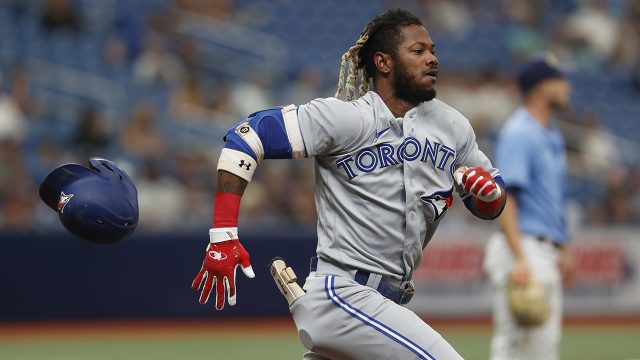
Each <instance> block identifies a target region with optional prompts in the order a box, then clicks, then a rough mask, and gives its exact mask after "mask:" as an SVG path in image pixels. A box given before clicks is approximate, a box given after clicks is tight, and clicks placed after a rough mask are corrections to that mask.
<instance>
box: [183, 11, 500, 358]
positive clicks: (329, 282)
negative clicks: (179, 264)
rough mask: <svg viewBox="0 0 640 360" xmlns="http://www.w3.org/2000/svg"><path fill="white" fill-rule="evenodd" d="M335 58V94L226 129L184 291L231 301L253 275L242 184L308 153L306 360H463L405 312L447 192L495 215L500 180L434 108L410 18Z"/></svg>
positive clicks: (373, 25) (368, 34)
mask: <svg viewBox="0 0 640 360" xmlns="http://www.w3.org/2000/svg"><path fill="white" fill-rule="evenodd" d="M342 60H343V61H342V65H341V71H340V80H339V84H338V91H337V93H336V97H335V98H326V99H316V100H313V101H311V102H309V103H307V104H305V105H301V106H299V107H295V106H293V105H290V106H287V107H284V108H274V109H269V110H264V111H259V112H257V113H254V114H252V115H250V116H249V118H248V119H247V120H245V121H244V122H242V123H240V124H238V125H236V126H233V127H232V128H231V129H230V130H229V132H228V133H227V135H226V144H225V147H224V149H223V150H222V152H221V156H220V161H219V164H218V171H219V172H218V192H217V193H216V198H215V210H214V220H213V228H212V229H211V230H210V231H209V234H210V244H209V245H208V247H207V250H206V254H205V260H204V262H203V264H202V268H201V270H200V272H199V273H198V275H197V276H196V278H195V279H194V281H193V285H192V286H193V289H194V290H198V289H200V288H201V287H202V292H201V295H200V302H201V303H206V302H207V299H208V298H209V295H210V293H211V291H212V288H213V286H214V283H215V286H216V292H217V296H216V308H217V309H222V307H223V306H224V302H225V292H226V296H227V298H228V302H229V304H230V305H234V304H235V302H236V289H235V268H236V267H237V266H238V265H241V267H242V269H243V271H244V273H245V275H247V276H249V277H253V276H254V274H253V270H252V268H251V265H250V263H249V255H248V253H247V251H246V250H245V249H244V248H243V246H242V245H241V244H240V242H239V241H238V229H237V223H238V210H239V207H240V199H241V196H242V195H243V193H244V190H245V187H246V186H247V183H248V182H249V181H250V180H251V177H252V175H253V172H254V171H255V169H256V167H257V165H258V164H259V163H260V162H261V161H262V160H263V159H286V158H303V157H314V160H315V179H316V180H315V200H316V208H317V212H318V227H317V229H318V247H317V254H318V257H317V258H314V259H313V260H312V266H311V274H310V276H309V277H308V278H307V281H306V284H305V290H306V294H305V295H302V296H301V297H300V298H298V299H297V300H296V301H295V302H293V303H292V305H291V306H290V310H291V313H292V314H293V316H294V320H295V322H296V326H297V328H298V334H299V336H300V339H301V341H302V343H303V345H304V346H305V347H307V348H308V349H309V350H310V352H308V353H306V354H305V356H304V358H305V359H436V358H437V359H461V357H460V355H458V353H457V352H456V351H455V350H454V349H453V348H452V347H451V345H449V343H448V342H447V341H446V340H444V339H443V338H442V336H440V334H438V333H437V332H436V331H435V330H433V329H432V328H431V327H430V326H429V325H427V324H426V323H425V322H424V321H423V320H422V319H420V318H419V317H418V316H417V315H416V314H415V313H413V312H412V311H410V310H408V309H407V308H405V307H404V306H402V305H404V304H407V303H408V302H409V300H410V299H411V297H412V296H413V294H414V288H413V284H412V282H411V276H412V273H413V271H414V270H415V269H416V268H417V267H418V266H419V264H420V262H421V261H422V257H423V249H424V247H425V246H426V245H427V243H428V242H429V241H430V240H431V238H432V236H433V234H434V232H435V230H436V228H437V227H438V224H439V223H440V220H441V219H442V217H443V216H444V214H445V212H446V211H447V209H448V208H449V206H450V205H451V201H452V198H453V192H454V183H455V189H456V191H457V192H458V193H459V195H460V196H461V198H463V200H464V203H465V205H466V206H467V208H468V209H469V210H470V211H471V212H472V213H473V214H474V215H475V216H477V217H479V218H481V219H494V218H496V217H497V216H498V215H499V214H500V213H501V211H502V209H503V207H504V204H505V200H506V196H505V194H506V193H505V191H504V188H503V186H502V185H501V184H502V179H501V177H500V175H499V174H498V170H497V169H495V168H494V167H493V166H492V165H491V162H490V161H489V159H488V158H487V157H486V156H485V155H484V154H483V153H482V152H481V151H480V150H478V146H477V144H476V138H475V134H474V132H473V129H472V128H471V125H470V124H469V121H468V120H467V119H466V118H464V117H463V116H462V115H461V114H460V113H458V112H457V111H455V110H454V109H452V108H451V107H449V106H448V105H446V104H444V103H443V102H441V101H439V100H436V99H434V98H435V95H436V91H435V83H436V78H437V76H438V59H437V58H436V56H435V44H434V43H433V41H432V39H431V37H430V36H429V33H428V32H427V30H426V29H425V27H424V26H423V25H422V23H421V22H420V20H419V19H418V18H416V17H415V16H413V15H412V14H410V13H408V12H406V11H402V10H396V11H387V12H384V13H382V14H380V15H378V16H376V17H375V18H374V19H373V20H371V21H370V22H369V24H367V26H366V27H365V29H364V30H363V32H362V33H361V35H360V37H359V38H358V40H357V42H356V44H355V45H354V46H353V47H352V48H351V49H349V51H348V52H347V53H345V54H344V55H343V58H342ZM358 85H360V86H358ZM369 85H373V88H374V89H375V90H371V91H370V90H369ZM342 93H345V94H346V98H347V101H342V100H339V99H338V98H337V97H338V96H340V95H341V94H342ZM454 179H455V181H454Z"/></svg>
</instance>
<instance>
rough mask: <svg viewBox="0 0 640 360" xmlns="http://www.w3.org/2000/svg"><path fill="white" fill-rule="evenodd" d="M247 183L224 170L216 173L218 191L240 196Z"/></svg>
mask: <svg viewBox="0 0 640 360" xmlns="http://www.w3.org/2000/svg"><path fill="white" fill-rule="evenodd" d="M248 183H249V182H248V181H247V180H245V179H243V178H241V177H239V176H238V175H235V174H232V173H230V172H228V171H225V170H219V171H218V191H219V192H225V193H229V194H235V195H240V196H242V195H243V194H244V190H245V189H246V188H247V184H248Z"/></svg>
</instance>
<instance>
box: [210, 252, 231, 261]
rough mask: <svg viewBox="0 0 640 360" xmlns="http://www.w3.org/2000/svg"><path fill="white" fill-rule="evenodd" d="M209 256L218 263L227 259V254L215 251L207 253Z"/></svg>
mask: <svg viewBox="0 0 640 360" xmlns="http://www.w3.org/2000/svg"><path fill="white" fill-rule="evenodd" d="M209 256H211V258H212V259H213V260H218V261H220V260H224V259H226V258H227V254H225V253H223V252H220V251H215V250H211V251H209Z"/></svg>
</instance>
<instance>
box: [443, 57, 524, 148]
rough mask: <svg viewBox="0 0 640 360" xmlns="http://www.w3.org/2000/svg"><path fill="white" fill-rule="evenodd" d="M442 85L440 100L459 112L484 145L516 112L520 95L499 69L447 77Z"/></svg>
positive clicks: (457, 73) (482, 145)
mask: <svg viewBox="0 0 640 360" xmlns="http://www.w3.org/2000/svg"><path fill="white" fill-rule="evenodd" d="M442 78H443V80H442V82H439V83H438V90H437V91H438V98H439V99H441V100H442V101H444V102H445V103H447V104H449V105H451V106H452V107H453V108H455V109H457V110H458V111H460V113H462V114H463V115H464V116H466V117H467V118H468V119H469V122H470V123H471V124H472V125H473V128H474V131H475V132H476V135H477V136H478V138H479V145H481V147H483V148H489V147H488V146H486V145H487V144H483V142H484V141H485V140H486V139H483V138H484V137H487V136H489V135H490V134H491V133H492V132H493V131H494V130H495V129H497V128H498V127H499V126H500V125H501V123H502V121H503V120H504V119H505V118H506V117H507V115H508V114H509V113H510V112H511V111H513V109H515V108H516V106H517V103H518V95H517V94H518V92H517V91H516V90H515V89H514V88H513V84H512V83H511V82H510V81H509V80H508V79H507V78H506V77H504V76H503V75H501V74H499V73H498V72H497V71H496V70H495V69H491V68H487V69H485V70H484V71H483V72H481V73H480V74H470V73H466V72H462V71H459V72H456V73H446V74H443V76H442Z"/></svg>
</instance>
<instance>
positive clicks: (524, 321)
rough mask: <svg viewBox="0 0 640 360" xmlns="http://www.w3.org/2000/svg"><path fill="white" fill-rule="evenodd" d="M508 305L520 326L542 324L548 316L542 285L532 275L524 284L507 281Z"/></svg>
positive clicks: (547, 306)
mask: <svg viewBox="0 0 640 360" xmlns="http://www.w3.org/2000/svg"><path fill="white" fill-rule="evenodd" d="M507 297H508V298H509V307H510V308H511V313H512V314H513V317H514V318H515V319H516V322H518V324H520V325H521V326H537V325H542V324H544V323H545V321H547V319H548V318H549V303H548V301H547V298H546V297H545V293H544V289H543V287H542V285H541V284H540V283H539V282H538V281H536V280H535V279H534V278H533V277H530V278H529V281H528V282H526V283H525V284H516V283H515V282H514V281H513V279H511V278H510V279H509V282H508V283H507Z"/></svg>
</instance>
